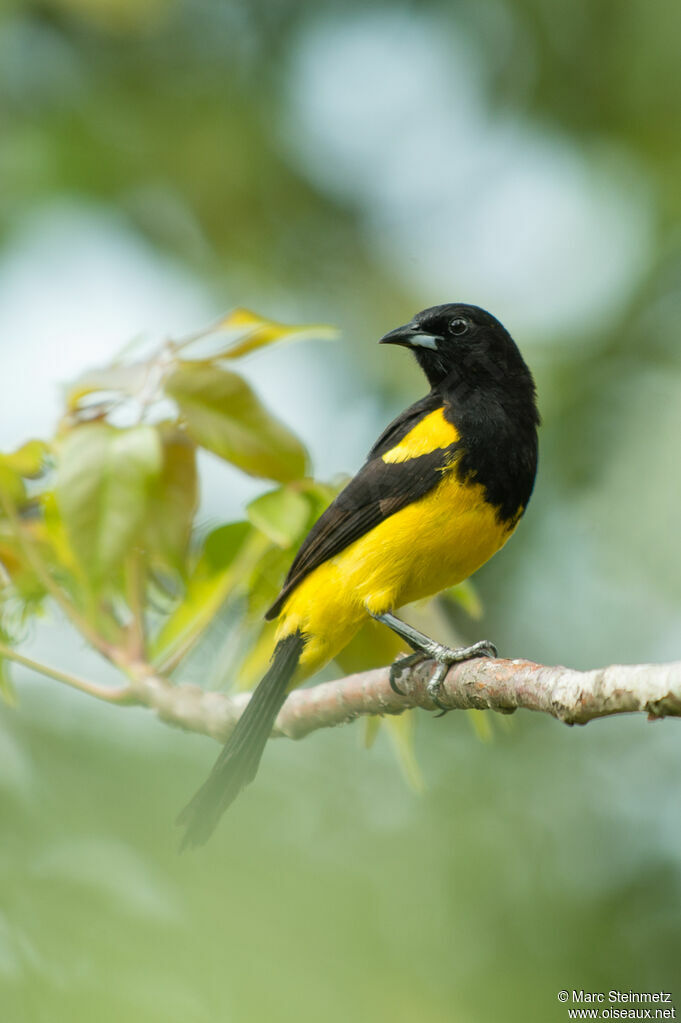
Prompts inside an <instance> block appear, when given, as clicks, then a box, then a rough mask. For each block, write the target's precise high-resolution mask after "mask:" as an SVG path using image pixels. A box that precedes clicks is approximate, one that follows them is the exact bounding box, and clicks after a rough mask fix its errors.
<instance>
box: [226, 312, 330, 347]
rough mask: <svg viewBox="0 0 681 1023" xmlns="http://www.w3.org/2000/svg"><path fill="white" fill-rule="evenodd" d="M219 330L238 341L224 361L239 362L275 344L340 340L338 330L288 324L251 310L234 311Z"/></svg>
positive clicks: (319, 325) (321, 325) (318, 324)
mask: <svg viewBox="0 0 681 1023" xmlns="http://www.w3.org/2000/svg"><path fill="white" fill-rule="evenodd" d="M216 330H219V331H227V332H229V333H230V334H235V335H236V340H234V341H233V343H232V344H231V345H230V346H229V347H228V348H226V349H225V350H224V351H223V352H222V353H221V355H222V358H228V359H236V358H239V357H240V356H242V355H247V354H248V353H249V352H253V351H255V350H256V349H257V348H263V347H264V346H265V345H271V344H273V343H274V342H275V341H282V340H284V339H286V340H296V341H297V340H302V339H303V338H310V337H316V338H321V339H327V338H334V337H337V335H338V331H337V330H336V329H335V328H334V327H330V326H328V325H327V324H323V323H311V324H295V325H292V324H286V323H277V321H276V320H267V319H265V318H264V317H262V316H258V315H257V313H253V312H251V310H250V309H243V308H239V309H234V310H233V311H232V312H231V313H229V314H228V315H227V316H225V317H224V318H223V319H222V320H220V321H219V322H218V323H217V324H216Z"/></svg>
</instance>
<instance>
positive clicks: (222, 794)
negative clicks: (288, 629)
mask: <svg viewBox="0 0 681 1023" xmlns="http://www.w3.org/2000/svg"><path fill="white" fill-rule="evenodd" d="M304 645H305V638H304V636H303V634H302V633H301V632H299V631H298V632H294V633H291V635H290V636H286V637H284V639H282V640H280V641H279V642H278V643H277V645H276V647H275V650H274V653H273V655H272V661H271V664H270V667H269V669H268V670H267V673H266V674H265V675H264V676H263V678H262V680H261V681H260V684H259V685H258V687H257V689H256V690H255V692H254V693H253V696H252V697H251V699H250V701H249V703H248V705H247V707H246V710H245V711H244V712H243V714H242V715H241V717H240V718H239V721H238V722H237V726H236V728H235V729H234V731H233V732H232V734H231V735H230V737H229V739H228V740H227V742H226V743H225V745H224V748H223V750H222V752H221V753H220V756H219V757H218V758H217V760H216V761H215V764H214V766H213V770H212V771H211V773H210V774H209V776H208V778H207V780H206V781H205V782H204V784H203V785H202V786H201V788H200V789H199V791H198V792H197V793H196V795H195V796H194V798H193V799H192V800H191V802H189V803H188V804H187V805H186V806H185V808H184V810H183V811H182V813H181V814H180V816H179V817H178V819H177V823H178V824H181V825H186V828H187V830H186V831H185V834H184V838H183V839H182V846H181V848H182V849H185V848H186V847H187V846H194V845H203V843H204V842H206V841H207V840H208V839H209V838H210V836H211V835H212V833H213V831H214V829H215V826H216V824H217V822H218V821H219V820H220V817H221V816H222V814H223V813H224V812H225V810H226V809H227V807H228V806H229V805H230V803H232V802H233V801H234V800H235V799H236V797H237V796H238V795H239V793H240V792H241V790H242V788H244V786H245V785H248V783H249V782H251V781H253V779H254V778H255V775H256V772H257V770H258V764H259V763H260V758H261V757H262V754H263V750H264V749H265V743H266V742H267V740H268V738H269V735H270V732H271V731H272V725H273V724H274V721H275V718H276V716H277V714H278V713H279V710H280V709H281V705H282V704H283V702H284V700H285V699H286V688H287V686H288V684H289V682H290V681H291V679H292V678H293V674H294V672H295V670H296V668H297V666H298V661H299V660H300V655H301V653H302V650H303V646H304Z"/></svg>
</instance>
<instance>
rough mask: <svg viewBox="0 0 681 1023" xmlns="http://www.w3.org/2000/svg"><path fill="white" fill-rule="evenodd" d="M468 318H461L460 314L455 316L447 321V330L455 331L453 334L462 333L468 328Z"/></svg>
mask: <svg viewBox="0 0 681 1023" xmlns="http://www.w3.org/2000/svg"><path fill="white" fill-rule="evenodd" d="M468 326H469V324H468V320H466V319H463V317H462V316H457V317H456V318H455V319H453V320H450V321H449V332H450V333H455V335H458V336H460V335H462V333H465V332H466V330H467V329H468Z"/></svg>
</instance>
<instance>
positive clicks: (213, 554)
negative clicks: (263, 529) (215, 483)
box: [151, 522, 267, 667]
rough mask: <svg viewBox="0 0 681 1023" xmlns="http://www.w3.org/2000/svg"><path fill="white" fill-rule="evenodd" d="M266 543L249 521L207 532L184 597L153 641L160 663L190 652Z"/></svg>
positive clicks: (153, 647)
mask: <svg viewBox="0 0 681 1023" xmlns="http://www.w3.org/2000/svg"><path fill="white" fill-rule="evenodd" d="M266 546H267V540H266V539H265V538H264V537H262V536H259V535H258V534H257V533H255V532H254V530H253V527H252V526H251V524H250V522H232V523H230V524H229V525H227V526H221V527H220V528H219V529H216V530H214V531H213V532H212V533H210V534H209V535H208V537H207V538H206V541H205V543H204V546H203V550H202V552H201V556H200V557H199V560H198V562H197V564H196V567H195V568H194V571H193V572H192V573H191V575H190V577H189V581H188V583H187V591H186V593H185V596H184V599H183V600H182V602H181V603H180V604H179V605H178V607H177V608H176V609H175V611H174V612H173V613H172V615H171V616H170V617H169V618H168V619H167V621H166V622H165V624H164V625H163V626H162V628H161V630H160V632H159V633H158V635H157V636H156V637H155V639H154V641H153V643H152V646H151V657H152V661H153V663H154V664H155V665H156V666H157V667H158V666H159V665H163V664H165V663H166V662H167V661H169V660H174V661H177V660H178V658H179V657H181V656H182V657H183V656H184V655H185V654H186V653H188V651H189V650H190V649H191V647H192V646H193V645H194V643H195V642H196V641H197V639H198V638H199V636H200V635H201V633H202V632H203V631H204V629H206V628H207V627H208V625H210V623H211V621H212V620H213V618H214V617H215V615H216V614H217V613H218V611H219V610H220V608H221V607H222V605H223V603H224V602H225V600H226V599H227V597H228V596H229V595H230V594H231V592H232V591H233V590H234V589H236V588H237V587H239V586H240V585H243V581H244V578H245V577H246V575H247V573H248V572H249V571H250V569H251V568H252V566H253V565H254V564H255V563H256V562H257V561H258V559H259V558H260V557H262V554H263V553H264V550H265V549H266Z"/></svg>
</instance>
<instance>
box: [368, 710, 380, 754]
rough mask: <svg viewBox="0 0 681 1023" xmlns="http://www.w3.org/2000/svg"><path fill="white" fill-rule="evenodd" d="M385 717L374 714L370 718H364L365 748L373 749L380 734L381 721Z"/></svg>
mask: <svg viewBox="0 0 681 1023" xmlns="http://www.w3.org/2000/svg"><path fill="white" fill-rule="evenodd" d="M382 720H383V719H382V718H381V717H379V715H378V714H372V715H370V717H368V718H364V748H365V749H371V747H372V746H373V744H374V743H375V742H376V736H377V735H378V733H379V731H380V728H381V721H382Z"/></svg>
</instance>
